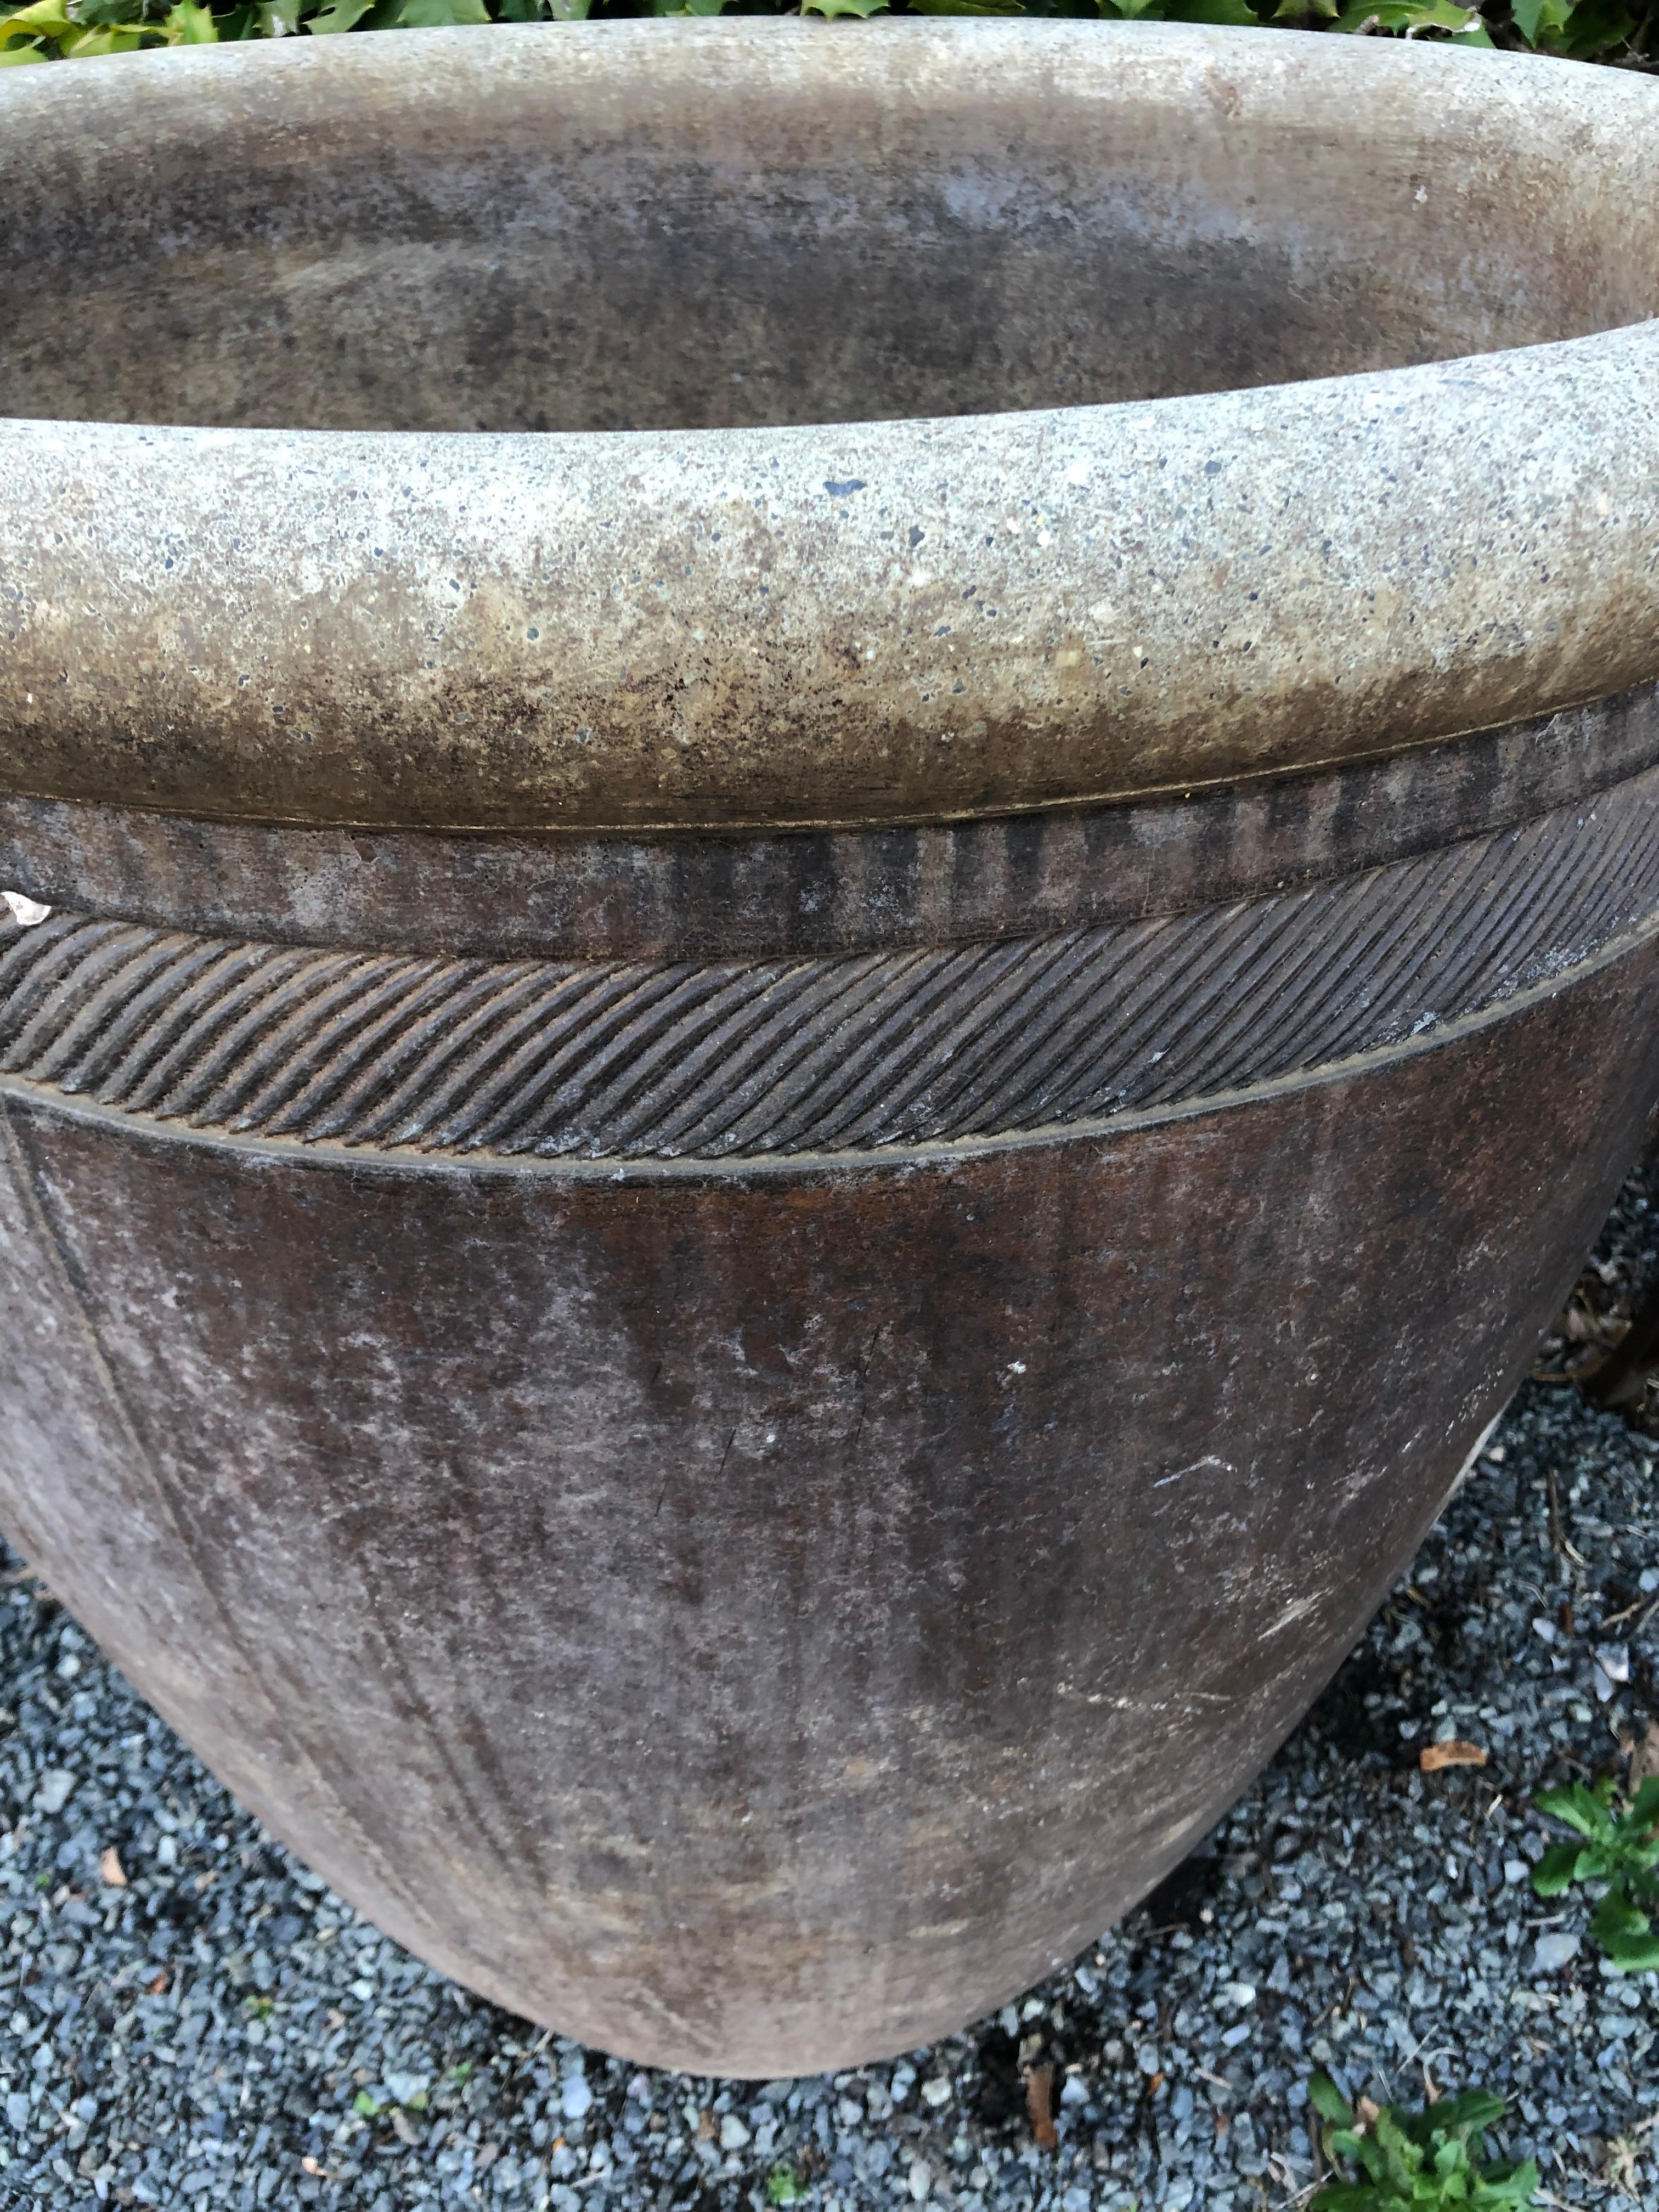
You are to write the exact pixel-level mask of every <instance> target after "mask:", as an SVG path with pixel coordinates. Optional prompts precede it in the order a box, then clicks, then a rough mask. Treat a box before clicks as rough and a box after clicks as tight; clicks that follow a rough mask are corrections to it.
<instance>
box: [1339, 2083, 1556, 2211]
mask: <svg viewBox="0 0 1659 2212" xmlns="http://www.w3.org/2000/svg"><path fill="white" fill-rule="evenodd" d="M1308 2096H1309V2099H1310V2102H1311V2103H1312V2105H1313V2107H1314V2109H1315V2111H1316V2112H1317V2113H1318V2114H1319V2116H1320V2118H1322V2120H1325V2121H1327V2122H1328V2123H1329V2124H1328V2126H1327V2127H1326V2129H1325V2130H1324V2131H1323V2135H1322V2143H1323V2147H1324V2151H1325V2155H1326V2157H1327V2158H1328V2159H1329V2160H1331V2162H1332V2164H1333V2165H1334V2164H1335V2162H1336V2161H1337V2160H1339V2159H1340V2160H1343V2161H1344V2162H1345V2163H1346V2165H1347V2166H1350V2167H1357V2168H1358V2171H1359V2172H1361V2173H1363V2174H1364V2180H1363V2181H1362V2180H1351V2181H1333V2182H1328V2183H1327V2184H1326V2185H1325V2187H1324V2188H1322V2189H1321V2190H1320V2191H1318V2192H1317V2193H1316V2196H1315V2197H1314V2199H1313V2201H1312V2203H1310V2206H1309V2208H1308V2212H1454V2208H1462V2209H1463V2212H1504V2208H1505V2207H1511V2206H1518V2205H1525V2204H1530V2203H1531V2202H1532V2199H1533V2195H1534V2191H1536V2189H1537V2187H1538V2168H1537V2167H1536V2166H1534V2164H1533V2162H1532V2160H1530V2159H1528V2160H1527V2161H1526V2163H1525V2164H1524V2165H1523V2166H1499V2165H1496V2164H1494V2163H1492V2161H1491V2160H1486V2159H1482V2158H1479V2157H1474V2156H1472V2155H1471V2154H1470V2150H1469V2140H1470V2137H1471V2136H1480V2133H1481V2131H1482V2130H1484V2129H1486V2128H1489V2127H1491V2126H1492V2124H1493V2123H1494V2122H1495V2121H1498V2120H1499V2119H1501V2118H1503V2116H1504V2100H1503V2099H1502V2098H1501V2097H1494V2096H1492V2095H1490V2094H1489V2093H1488V2092H1487V2091H1486V2090H1485V2089H1469V2090H1466V2091H1465V2092H1464V2093H1463V2094H1462V2096H1461V2097H1444V2098H1443V2099H1442V2100H1441V2101H1440V2102H1439V2103H1438V2104H1437V2105H1431V2106H1429V2107H1428V2109H1427V2110H1426V2111H1425V2112H1401V2110H1400V2108H1399V2107H1398V2106H1395V2105H1384V2106H1383V2108H1382V2110H1381V2111H1380V2112H1377V2113H1376V2117H1375V2118H1364V2119H1362V2118H1360V2116H1359V2114H1358V2112H1355V2111H1354V2110H1353V2108H1352V2106H1350V2105H1349V2104H1347V2103H1346V2100H1344V2098H1343V2097H1342V2094H1341V2093H1340V2091H1339V2089H1338V2088H1337V2086H1336V2084H1335V2082H1334V2081H1332V2080H1331V2078H1330V2076H1329V2075H1328V2074H1316V2075H1315V2076H1314V2078H1313V2080H1312V2081H1310V2083H1309V2084H1308ZM1366 2109H1367V2112H1368V2113H1369V2112H1370V2110H1371V2108H1370V2106H1367V2108H1366Z"/></svg>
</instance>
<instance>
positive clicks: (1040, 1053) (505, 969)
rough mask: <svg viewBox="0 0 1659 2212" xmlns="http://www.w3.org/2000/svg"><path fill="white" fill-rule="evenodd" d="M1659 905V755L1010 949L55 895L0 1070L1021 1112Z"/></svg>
mask: <svg viewBox="0 0 1659 2212" xmlns="http://www.w3.org/2000/svg"><path fill="white" fill-rule="evenodd" d="M1656 911H1659V771H1651V772H1650V773H1649V774H1647V775H1643V776H1640V777H1637V778H1635V779H1632V781H1629V782H1627V783H1625V784H1623V785H1620V786H1618V787H1615V788H1614V789H1613V790H1612V791H1609V792H1607V793H1602V794H1601V796H1600V797H1599V798H1598V799H1596V800H1595V802H1594V803H1593V805H1590V806H1589V807H1587V808H1578V807H1570V808H1565V809H1562V810H1560V811H1558V812H1556V813H1553V814H1550V815H1547V816H1544V817H1541V819H1539V820H1537V821H1535V822H1533V823H1529V824H1528V825H1527V826H1526V827H1524V828H1522V829H1513V830H1508V831H1505V832H1504V834H1502V835H1501V836H1492V837H1486V838H1481V839H1476V840H1473V841H1471V842H1468V843H1465V844H1462V845H1457V846H1453V847H1450V848H1445V849H1443V850H1441V851H1439V852H1436V853H1432V854H1427V855H1424V856H1421V857H1419V858H1415V859H1413V860H1404V861H1400V862H1397V863H1395V864H1393V865H1390V866H1387V867H1382V868H1376V869H1372V870H1370V871H1368V872H1365V873H1364V874H1361V875H1356V876H1352V877H1349V878H1345V879H1343V880H1341V881H1340V882H1337V883H1334V884H1322V885H1318V886H1316V887H1314V888H1311V889H1303V890H1294V891H1286V892H1283V893H1278V894H1273V895H1270V896H1264V897H1259V898H1255V899H1249V900H1243V901H1237V902H1232V903H1230V904H1226V905H1220V906H1216V907H1212V908H1204V909H1200V910H1199V911H1196V912H1192V913H1188V914H1182V915H1164V916H1160V917H1158V918H1156V919H1152V920H1148V921H1131V922H1124V923H1115V924H1113V925H1111V926H1110V927H1100V928H1090V929H1075V930H1068V931H1065V932H1063V933H1057V934H1054V935H1048V936H1042V937H1030V936H1028V937H1022V938H1018V939H1009V940H1006V941H1004V942H1001V943H996V944H989V945H964V946H953V947H948V948H945V949H934V950H920V951H918V950H904V951H887V952H877V953H867V954H861V955H858V956H856V957H839V958H821V959H800V958H781V959H773V960H728V961H697V962H683V963H663V964H641V963H614V962H612V963H581V962H570V961H564V962H555V961H514V962H505V963H503V962H491V961H483V960H477V959H454V958H441V957H430V958H408V957H392V956H384V957H382V956H378V955H376V956H366V955H363V954H362V953H356V952H351V951H312V950H306V949H299V948H294V947H289V946H278V945H269V944H262V943H234V942H228V941H225V940H223V939H212V938H205V937H197V936H189V935H185V934H181V933H167V932H162V931H158V930H155V929H152V928H149V927H142V926H138V925H135V924H131V923H125V922H114V921H99V920H95V919H92V918H89V917H88V916H85V915H73V914H70V915H53V916H52V918H51V919H50V920H48V921H46V922H44V923H41V924H40V925H39V926H37V927H33V928H28V929H21V930H18V931H16V932H15V933H11V935H10V939H9V942H3V941H0V1072H3V1073H15V1074H20V1075H23V1076H27V1078H28V1079H31V1080H32V1081H33V1082H34V1083H38V1084H46V1085H52V1086H55V1087H56V1088H58V1090H60V1091H65V1092H72V1093H78V1094H81V1095H83V1096H87V1097H92V1098H94V1099H96V1100H98V1101H100V1102H101V1103H104V1104H106V1105H109V1106H113V1107H116V1108H119V1109H127V1110H130V1111H132V1112H136V1113H142V1114H144V1115H149V1116H153V1117H157V1118H160V1119H161V1120H164V1121H173V1122H179V1123H183V1124H185V1125H188V1126H190V1127H195V1128H200V1129H214V1128H218V1129H224V1130H228V1131H234V1132H238V1133H253V1134H262V1135H268V1136H284V1137H289V1138H295V1139H300V1140H301V1141H306V1140H312V1141H314V1140H318V1139H331V1140H332V1141H333V1142H335V1143H337V1144H345V1145H361V1146H376V1147H386V1146H415V1147H417V1148H419V1149H421V1150H422V1151H426V1152H448V1153H473V1154H477V1153H495V1154H509V1155H530V1156H537V1157H542V1158H557V1157H572V1156H574V1157H582V1158H622V1159H627V1158H708V1159H715V1158H728V1157H730V1156H732V1155H736V1154H744V1155H755V1154H788V1153H792V1152H817V1153H821V1152H838V1151H854V1150H856V1151H867V1150H868V1149H869V1148H871V1147H872V1146H883V1145H889V1144H915V1143H917V1142H923V1141H929V1140H948V1139H952V1138H963V1137H971V1136H979V1137H984V1136H995V1135H1000V1134H1012V1133H1018V1132H1024V1131H1029V1130H1031V1129H1034V1128H1042V1127H1051V1126H1060V1127H1063V1126H1064V1125H1065V1124H1066V1123H1068V1122H1073V1121H1084V1120H1095V1119H1098V1118H1101V1117H1109V1116H1110V1115H1113V1114H1115V1113H1121V1112H1123V1111H1126V1110H1128V1109H1148V1108H1157V1107H1158V1106H1160V1105H1165V1104H1176V1103H1181V1102H1185V1101H1189V1100H1192V1099H1195V1098H1200V1097H1206V1096H1210V1095H1212V1094H1214V1093H1218V1092H1223V1091H1236V1090H1238V1089H1241V1088H1243V1087H1246V1086H1249V1085H1256V1084H1260V1083H1262V1082H1265V1081H1267V1080H1270V1079H1274V1078H1282V1077H1285V1076H1288V1075H1295V1074H1297V1073H1310V1074H1311V1073H1315V1072H1316V1071H1317V1070H1319V1069H1320V1068H1322V1067H1324V1066H1328V1065H1330V1064H1331V1063H1333V1062H1335V1061H1340V1060H1346V1059H1348V1058H1351V1057H1352V1055H1354V1054H1358V1053H1362V1052H1365V1051H1368V1050H1373V1049H1376V1048H1381V1047H1386V1046H1388V1045H1389V1044H1391V1043H1396V1042H1400V1041H1401V1040H1402V1039H1404V1038H1406V1037H1407V1036H1412V1035H1413V1034H1416V1033H1421V1032H1425V1031H1427V1030H1432V1029H1434V1028H1435V1027H1437V1026H1438V1025H1440V1024H1445V1023H1447V1022H1450V1021H1453V1020H1457V1019H1461V1018H1465V1017H1467V1016H1468V1015H1471V1014H1474V1013H1476V1012H1480V1010H1482V1009H1483V1008H1486V1007H1488V1006H1492V1005H1494V1004H1496V1003H1497V1002H1498V1001H1500V1000H1503V999H1504V998H1505V997H1507V996H1508V995H1510V994H1512V993H1514V992H1516V991H1518V990H1521V989H1523V988H1526V987H1529V986H1532V985H1534V984H1537V983H1538V982H1540V981H1543V980H1546V979H1547V978H1548V977H1550V976H1552V975H1558V974H1562V973H1565V971H1566V970H1568V969H1571V967H1573V966H1574V965H1575V964H1576V963H1578V962H1581V961H1583V960H1585V959H1587V958H1589V957H1592V956H1593V955H1594V954H1595V953H1596V952H1597V951H1599V950H1600V949H1601V947H1602V946H1604V945H1607V943H1608V942H1609V941H1610V940H1611V939H1614V938H1616V937H1619V936H1620V935H1622V934H1624V933H1626V932H1628V931H1630V930H1632V929H1633V928H1637V927H1641V926H1642V925H1643V924H1644V923H1645V922H1647V921H1650V919H1651V918H1652V917H1653V916H1654V915H1655V914H1656Z"/></svg>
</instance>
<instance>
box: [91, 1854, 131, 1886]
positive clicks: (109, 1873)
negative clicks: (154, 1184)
mask: <svg viewBox="0 0 1659 2212" xmlns="http://www.w3.org/2000/svg"><path fill="white" fill-rule="evenodd" d="M98 1871H99V1873H100V1875H102V1876H103V1878H104V1880H105V1881H106V1882H107V1883H108V1884H109V1886H110V1887H111V1888H112V1889H125V1887H126V1886H127V1870H126V1869H125V1867H124V1866H123V1865H122V1863H121V1854H120V1852H119V1851H118V1850H116V1848H115V1846H114V1844H110V1845H108V1847H107V1848H106V1850H102V1851H100V1853H99V1855H98Z"/></svg>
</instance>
